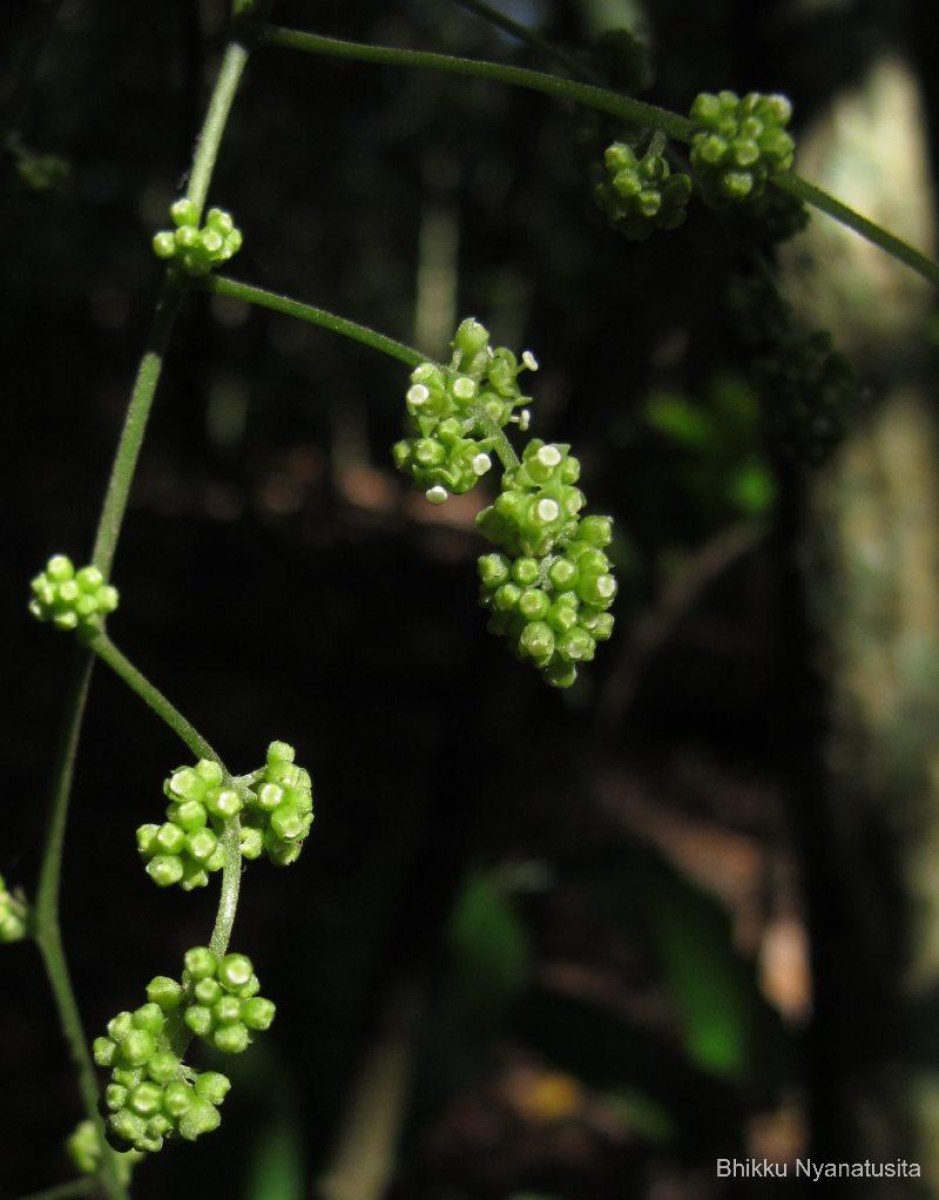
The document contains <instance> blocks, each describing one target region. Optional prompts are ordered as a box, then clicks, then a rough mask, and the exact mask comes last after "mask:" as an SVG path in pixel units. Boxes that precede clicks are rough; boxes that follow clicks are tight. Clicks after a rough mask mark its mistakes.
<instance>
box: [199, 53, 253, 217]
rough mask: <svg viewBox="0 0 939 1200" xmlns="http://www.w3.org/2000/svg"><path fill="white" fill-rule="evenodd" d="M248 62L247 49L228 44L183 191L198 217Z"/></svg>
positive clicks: (203, 204)
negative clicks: (195, 208) (197, 212)
mask: <svg viewBox="0 0 939 1200" xmlns="http://www.w3.org/2000/svg"><path fill="white" fill-rule="evenodd" d="M247 61H248V51H247V48H246V47H245V46H243V45H242V44H241V43H240V42H229V44H228V46H227V48H226V50H225V54H224V57H223V58H222V65H221V67H220V68H219V73H218V77H217V78H216V80H215V87H214V89H213V91H212V96H211V98H210V100H209V107H208V109H207V111H206V114H205V120H204V121H203V123H202V132H201V133H200V134H199V141H198V142H197V143H196V150H195V154H194V156H193V160H192V171H191V173H190V175H189V187H188V189H187V190H186V198H187V199H188V200H191V201H192V202H193V203H194V204H195V206H196V207H197V208H198V210H199V214H200V216H201V214H202V210H203V208H204V207H205V198H206V196H207V195H208V193H209V184H210V183H211V181H212V173H213V171H214V170H215V161H216V159H217V158H218V150H219V146H220V145H221V144H222V135H223V134H224V132H225V126H226V125H227V124H228V115H229V113H230V112H231V106H232V101H233V100H234V99H235V93H236V92H237V90H238V84H239V83H240V82H241V76H242V74H243V73H244V69H245V66H246V64H247Z"/></svg>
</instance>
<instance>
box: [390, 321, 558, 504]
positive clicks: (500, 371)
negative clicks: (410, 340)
mask: <svg viewBox="0 0 939 1200" xmlns="http://www.w3.org/2000/svg"><path fill="white" fill-rule="evenodd" d="M451 346H452V348H453V355H452V358H451V360H450V363H449V365H447V366H441V365H439V364H438V363H433V362H423V363H421V364H420V366H418V367H416V368H415V369H414V371H413V372H412V373H411V386H410V388H409V389H408V392H407V397H406V399H407V411H408V423H409V425H410V428H411V431H412V435H413V436H411V437H407V438H404V439H403V440H402V441H400V442H398V443H396V445H395V446H394V447H393V449H392V454H393V456H394V461H395V465H396V466H397V467H398V469H399V470H401V471H407V472H409V473H410V475H411V477H412V478H413V479H414V482H415V483H416V484H417V485H418V487H420V488H422V489H423V490H424V492H425V494H426V496H427V499H428V500H430V502H431V503H432V504H442V503H443V502H444V501H445V500H446V499H447V496H448V495H449V494H450V493H451V492H455V493H457V494H461V493H463V492H468V491H469V490H470V488H472V487H473V486H474V485H475V484H476V483H477V482H478V480H479V479H480V478H481V477H482V476H483V475H485V474H486V472H487V471H489V470H490V468H491V467H492V451H493V447H494V445H495V436H494V435H495V434H496V433H497V431H498V430H501V429H504V428H505V426H506V425H508V424H509V422H510V421H514V422H515V423H516V424H520V425H522V427H524V426H525V425H526V424H527V415H526V413H525V411H524V406H525V405H526V404H528V403H529V401H528V398H527V397H526V396H523V395H522V394H521V390H520V388H519V385H518V376H519V375H520V374H521V372H522V371H524V370H526V369H527V370H531V371H534V370H536V369H537V366H538V364H537V362H536V361H535V358H534V356H533V355H532V354H531V353H529V352H527V351H526V352H525V353H524V354H523V355H522V361H521V363H519V361H518V360H517V359H516V357H515V355H514V354H513V353H512V352H511V351H510V350H506V349H504V348H502V347H500V348H498V349H493V348H492V346H491V345H490V343H489V331H488V329H486V328H485V326H484V325H481V324H480V323H479V322H478V321H476V320H474V319H473V318H472V317H468V318H467V319H466V320H465V321H463V322H462V324H461V325H460V327H459V329H457V331H456V335H455V337H454V339H453V341H452V342H451ZM516 409H522V410H523V411H522V412H521V413H519V414H516V412H515V410H516Z"/></svg>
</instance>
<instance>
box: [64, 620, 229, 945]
mask: <svg viewBox="0 0 939 1200" xmlns="http://www.w3.org/2000/svg"><path fill="white" fill-rule="evenodd" d="M88 646H89V649H90V650H91V651H92V652H93V653H94V654H95V655H96V656H97V657H98V658H100V659H101V661H102V662H103V663H106V664H107V665H108V666H109V667H110V668H111V670H112V671H114V673H115V674H116V675H117V676H118V677H119V678H120V679H122V680H123V681H124V683H126V684H127V686H128V687H129V688H130V689H131V691H133V692H135V693H136V694H137V695H138V696H139V697H140V698H141V700H143V702H144V703H145V704H146V705H147V706H148V707H149V708H151V709H152V710H153V712H155V713H156V715H157V716H158V717H159V718H160V720H161V721H163V722H164V723H165V724H166V725H168V726H169V728H170V729H172V730H173V732H174V733H175V734H176V735H177V737H179V738H180V740H181V741H183V742H184V743H185V744H186V745H187V746H188V747H189V749H190V750H191V751H192V753H193V754H194V755H195V756H196V757H197V758H208V759H211V760H212V761H213V762H217V763H218V765H219V766H220V767H221V768H222V771H223V772H224V780H225V784H226V785H227V786H231V787H235V788H236V789H237V790H238V791H239V792H241V793H242V794H243V793H244V791H245V785H244V784H243V783H241V781H239V780H236V779H234V778H233V777H232V776H231V774H230V773H229V771H228V768H227V767H226V766H225V764H224V763H223V762H222V760H221V758H220V757H219V755H218V754H217V753H216V752H215V750H213V749H212V747H211V746H210V745H209V743H208V742H207V741H206V740H205V738H204V737H203V736H202V734H201V733H199V731H198V730H197V729H196V728H195V726H194V725H193V724H192V722H191V721H189V720H187V718H186V717H184V716H183V714H182V713H181V712H180V711H179V709H178V708H177V707H176V706H175V705H174V704H173V703H172V702H171V701H170V700H168V699H167V698H166V696H165V695H164V694H163V693H162V692H161V691H160V689H159V688H158V687H157V686H156V685H155V684H153V683H151V682H150V680H149V679H148V678H147V677H146V675H144V673H143V672H142V671H141V670H139V668H137V667H135V666H134V664H133V663H132V662H131V661H130V659H129V658H128V657H127V655H126V654H124V653H123V651H122V650H119V649H118V647H117V646H115V644H114V643H113V642H112V641H111V639H110V637H108V635H107V634H106V633H104V632H101V633H96V634H95V635H93V636H92V637H90V638H89V639H88ZM221 843H222V847H223V849H224V851H225V865H224V867H223V869H222V887H221V891H220V894H219V902H218V910H217V912H216V915H215V924H214V926H213V929H212V935H211V937H210V939H209V945H210V947H211V948H212V950H213V951H214V952H215V953H216V954H217V955H218V956H219V958H221V957H223V956H224V954H225V952H226V951H227V949H228V943H229V941H230V940H231V933H232V928H233V927H234V924H235V914H236V913H237V911H238V895H239V892H240V889H241V823H240V821H239V820H238V818H237V817H232V818H231V819H230V820H228V821H226V822H225V825H224V829H223V832H222V837H221Z"/></svg>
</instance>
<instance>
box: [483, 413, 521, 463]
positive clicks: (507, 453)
mask: <svg viewBox="0 0 939 1200" xmlns="http://www.w3.org/2000/svg"><path fill="white" fill-rule="evenodd" d="M474 415H475V417H476V424H477V425H478V426H479V427H480V429H482V431H483V433H485V435H486V437H489V438H492V440H493V443H494V445H493V449H494V450H495V452H496V456H497V458H498V459H499V462H500V463H502V467H503V470H505V471H514V470H515V469H516V467H519V466H521V463H520V461H519V457H518V455H517V454H516V453H515V448H514V447H513V445H512V443H511V442H510V441H509V439H508V438H507V437H506V436H505V433H504V431H503V429H502V427H501V426H500V425H498V424H497V423H496V422H495V421H493V419H492V417H487V416H486V414H485V413H484V412H483V411H482V410H481V409H479V408H477V409H474Z"/></svg>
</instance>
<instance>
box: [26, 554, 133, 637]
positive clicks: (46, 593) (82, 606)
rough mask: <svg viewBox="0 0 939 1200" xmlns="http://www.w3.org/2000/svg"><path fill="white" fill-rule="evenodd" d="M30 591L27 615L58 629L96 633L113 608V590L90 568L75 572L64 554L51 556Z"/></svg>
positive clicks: (115, 598)
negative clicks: (29, 614)
mask: <svg viewBox="0 0 939 1200" xmlns="http://www.w3.org/2000/svg"><path fill="white" fill-rule="evenodd" d="M30 587H31V588H32V592H33V598H32V600H30V602H29V611H30V612H31V613H32V614H33V616H34V617H35V618H36V619H37V620H38V621H50V622H51V623H52V624H53V625H55V626H56V627H57V628H58V629H79V628H81V629H85V630H91V629H99V628H100V627H101V625H102V624H103V622H104V618H105V617H106V616H107V615H108V613H112V612H114V610H115V609H116V608H117V602H118V594H117V588H115V587H112V586H111V585H110V584H109V583H106V582H105V579H104V575H103V574H102V573H101V571H99V570H98V568H97V567H92V566H89V567H82V568H81V569H80V570H78V571H76V570H75V567H74V565H73V564H72V560H71V559H70V558H67V557H66V556H65V555H64V554H54V555H53V556H52V558H50V559H49V561H48V562H47V563H46V569H45V570H44V571H42V572H41V573H40V574H39V575H37V576H36V578H35V579H34V580H33V581H32V583H31V584H30Z"/></svg>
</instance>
